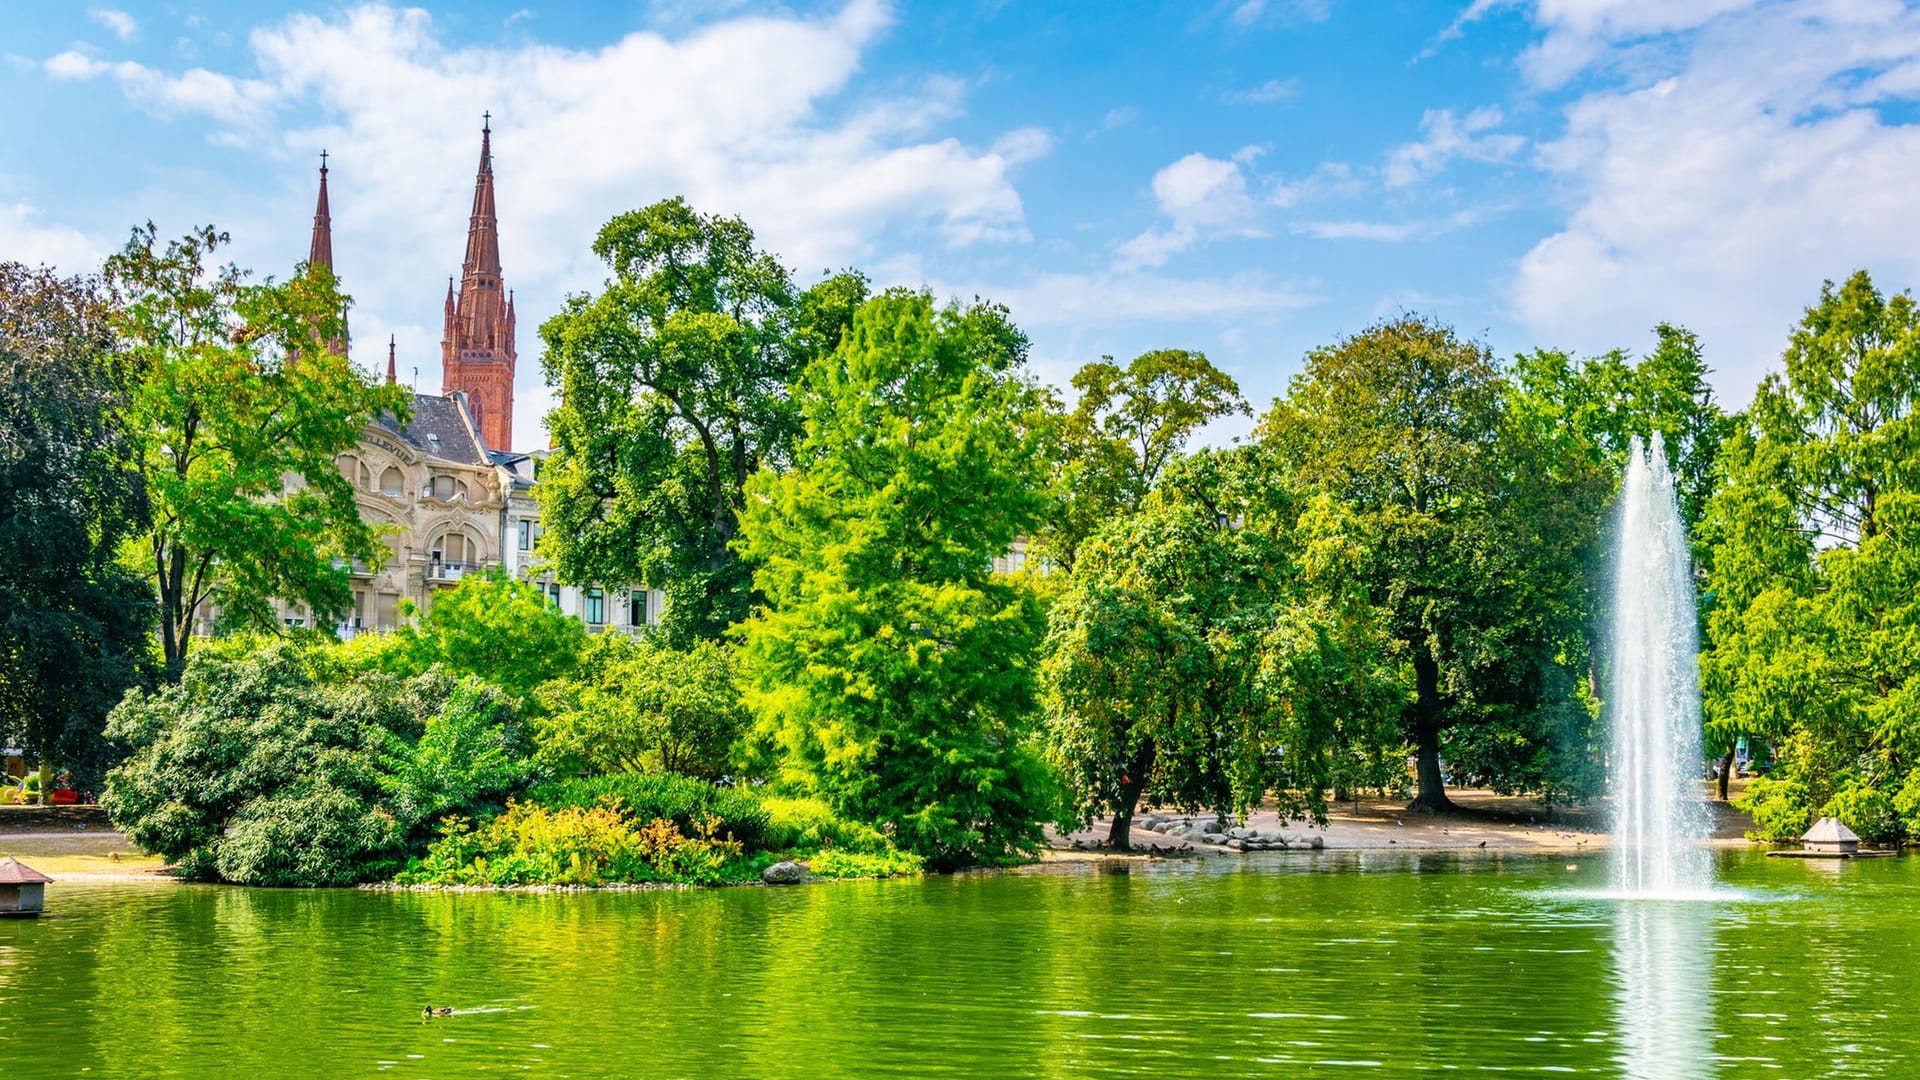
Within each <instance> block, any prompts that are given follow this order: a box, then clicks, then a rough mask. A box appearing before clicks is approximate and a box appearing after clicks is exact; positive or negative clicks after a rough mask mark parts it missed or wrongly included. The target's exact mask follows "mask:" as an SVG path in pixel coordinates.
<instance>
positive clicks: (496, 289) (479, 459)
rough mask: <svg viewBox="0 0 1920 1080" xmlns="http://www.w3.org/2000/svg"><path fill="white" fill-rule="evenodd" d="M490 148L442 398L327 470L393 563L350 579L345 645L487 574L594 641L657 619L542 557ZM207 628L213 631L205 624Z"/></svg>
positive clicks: (370, 433)
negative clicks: (381, 538) (576, 622)
mask: <svg viewBox="0 0 1920 1080" xmlns="http://www.w3.org/2000/svg"><path fill="white" fill-rule="evenodd" d="M492 142H493V133H492V131H491V130H490V125H489V126H487V127H483V128H482V130H481V134H480V172H479V176H478V177H477V178H476V180H475V184H474V195H473V214H472V218H471V221H470V223H469V225H468V230H467V253H466V261H465V264H464V265H463V267H462V273H461V281H460V287H459V291H458V292H457V293H456V292H455V291H454V288H453V285H452V283H451V282H449V284H448V290H447V300H446V323H445V325H446V330H445V335H444V337H443V338H442V340H441V346H440V348H441V364H442V366H443V369H444V374H443V379H442V392H441V393H440V394H437V395H435V394H415V395H414V396H413V408H412V415H411V416H410V417H409V418H408V420H407V422H406V423H405V424H401V423H399V422H398V421H397V420H396V419H395V418H394V417H392V416H384V417H381V418H380V420H379V421H378V422H376V423H373V424H369V425H368V426H367V428H366V430H365V432H364V433H363V434H362V435H361V437H360V441H359V445H358V446H357V447H356V448H355V449H354V450H353V452H351V453H346V454H341V455H340V456H339V457H338V458H337V459H336V460H335V464H336V465H337V466H338V467H339V469H340V472H341V474H342V475H343V476H345V477H346V478H347V479H348V480H349V481H350V482H351V483H352V484H353V485H354V488H355V492H356V496H355V497H356V501H357V502H358V504H359V507H360V514H361V517H362V518H364V519H365V520H366V521H368V522H371V523H374V524H377V525H381V526H385V527H386V530H387V531H386V537H385V541H386V544H387V546H388V549H389V551H390V554H389V555H388V556H387V558H386V560H385V562H384V563H383V564H382V565H381V566H380V568H379V569H377V570H375V569H373V568H371V567H368V566H364V565H359V564H356V565H355V566H354V567H353V568H352V579H353V610H352V612H351V613H350V614H348V615H347V616H346V617H345V618H344V619H343V620H342V621H341V622H340V624H339V625H338V627H337V629H338V630H339V632H340V633H341V635H342V636H351V635H353V634H356V633H361V632H366V631H380V630H391V629H394V628H396V627H398V626H399V625H400V624H401V622H402V621H403V619H404V616H403V614H402V608H401V604H402V602H403V601H411V602H412V603H413V604H414V605H415V606H416V607H418V608H420V609H421V610H423V611H424V610H426V609H428V608H430V607H432V605H433V599H434V596H435V595H436V594H437V593H438V592H439V591H441V590H443V589H446V588H451V587H452V586H454V585H456V584H458V583H459V581H460V580H461V579H462V578H464V577H465V576H466V575H468V574H471V573H477V572H485V571H488V570H495V569H498V570H501V571H504V572H505V573H507V574H508V575H510V576H512V577H515V578H519V579H522V580H526V581H530V582H533V583H534V584H535V585H536V586H537V587H538V588H539V589H540V591H541V592H542V593H543V594H544V595H546V596H547V597H548V598H549V600H550V601H551V602H552V603H553V604H554V605H555V606H557V607H559V608H560V609H561V610H562V611H565V612H567V613H569V614H572V615H574V616H576V617H578V618H580V619H581V620H582V621H583V622H585V623H586V624H587V626H588V629H590V630H593V631H596V632H598V631H601V630H605V629H614V630H622V631H633V630H637V629H639V628H641V627H644V626H647V625H650V624H655V623H658V622H659V621H660V614H661V607H662V604H663V602H664V597H663V596H662V594H661V593H660V592H659V591H657V590H656V591H652V592H649V591H647V590H645V589H641V588H625V589H602V588H595V587H575V586H572V585H565V584H562V583H561V582H559V581H558V580H557V579H555V577H554V575H553V574H552V572H551V569H550V568H549V567H547V566H546V565H545V564H544V562H543V561H542V560H541V559H540V558H539V556H538V553H537V542H538V540H539V536H540V508H539V504H538V502H536V501H535V499H534V495H533V489H534V484H535V481H536V474H537V470H538V468H539V463H540V459H541V458H543V457H545V452H544V451H536V452H534V453H525V454H521V453H513V452H512V451H510V450H508V449H507V447H508V446H509V444H510V442H511V439H512V435H513V374H514V361H515V351H514V311H513V296H512V294H511V293H505V294H504V295H503V293H502V283H503V277H502V274H501V267H500V235H499V223H498V220H497V218H496V216H495V213H494V181H493V157H492ZM325 161H326V159H325V157H324V156H323V157H322V159H321V167H320V195H319V200H318V202H317V204H316V208H315V212H314V219H313V240H312V243H311V245H310V246H309V255H308V262H309V264H310V265H312V266H324V267H326V268H327V269H328V270H330V271H331V270H333V268H334V267H333V234H332V222H333V218H332V213H331V209H330V207H329V206H328V197H327V167H326V163H325ZM338 347H339V348H341V349H344V348H345V347H346V343H345V342H344V341H342V342H340V343H339V344H338ZM396 368H397V356H396V346H395V343H394V342H393V341H391V340H389V342H388V345H387V382H388V383H389V384H391V383H393V382H394V381H395V376H396V373H397V372H396ZM280 615H281V619H282V621H283V622H284V623H286V624H287V625H288V626H306V625H311V624H312V622H313V619H312V616H311V613H309V612H306V611H303V610H302V609H301V608H300V607H299V606H298V605H293V604H282V605H281V608H280ZM205 629H206V630H207V631H208V632H211V631H212V629H213V628H212V626H211V624H210V623H209V625H207V626H206V627H205Z"/></svg>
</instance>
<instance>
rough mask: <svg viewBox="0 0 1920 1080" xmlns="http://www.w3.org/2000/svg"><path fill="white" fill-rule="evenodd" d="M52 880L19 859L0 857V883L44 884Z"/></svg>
mask: <svg viewBox="0 0 1920 1080" xmlns="http://www.w3.org/2000/svg"><path fill="white" fill-rule="evenodd" d="M52 880H53V879H52V878H50V877H48V876H47V875H45V874H43V873H41V872H40V871H38V870H35V869H34V868H33V867H31V866H28V865H27V864H26V863H23V862H21V861H20V860H19V859H15V858H5V859H0V885H44V884H46V883H48V882H50V881H52Z"/></svg>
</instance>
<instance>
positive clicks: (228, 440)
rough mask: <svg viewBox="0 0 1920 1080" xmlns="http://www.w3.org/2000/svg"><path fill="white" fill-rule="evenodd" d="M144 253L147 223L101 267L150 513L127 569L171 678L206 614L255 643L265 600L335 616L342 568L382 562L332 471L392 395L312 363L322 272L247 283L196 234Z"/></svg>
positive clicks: (333, 296) (329, 284) (338, 363)
mask: <svg viewBox="0 0 1920 1080" xmlns="http://www.w3.org/2000/svg"><path fill="white" fill-rule="evenodd" d="M158 243H159V241H158V238H157V236H156V233H155V231H154V228H153V226H152V225H151V224H148V225H146V226H144V227H141V228H136V229H135V230H134V231H133V237H132V239H130V240H129V241H128V242H127V246H126V248H125V249H124V250H122V251H121V252H120V253H119V254H117V255H114V256H112V257H111V258H109V259H108V260H107V267H106V270H107V280H108V282H109V284H110V285H111V287H112V288H113V290H114V292H115V294H116V297H117V299H118V302H119V304H118V308H117V321H116V329H117V331H118V333H119V336H120V338H121V340H122V342H123V343H124V346H125V349H126V353H127V359H128V362H129V366H130V369H131V370H132V371H133V372H134V373H135V381H134V385H133V387H132V392H131V396H130V400H129V403H128V406H127V414H126V415H127V423H128V427H129V429H130V431H131V432H132V435H133V438H134V441H135V443H134V444H135V458H134V460H135V462H136V465H137V468H138V470H139V473H140V475H141V477H142V479H143V481H144V484H145V490H146V494H147V498H148V501H149V505H150V507H151V514H150V523H149V527H148V529H147V530H146V532H145V534H144V536H143V537H142V538H141V540H140V541H139V543H138V545H137V546H138V548H139V551H140V554H139V555H138V556H137V559H136V561H137V562H139V563H143V564H144V569H145V570H146V572H147V573H149V574H151V575H152V578H153V582H154V587H155V591H156V592H157V594H158V597H159V605H160V620H159V636H160V646H161V653H162V656H163V657H164V659H165V662H166V665H167V671H168V674H169V676H170V677H177V676H178V674H179V672H180V670H181V668H182V666H183V665H184V664H185V661H186V656H187V648H188V643H189V641H190V640H191V634H192V632H193V627H194V621H195V619H196V617H198V616H199V615H200V613H201V612H202V610H203V608H204V607H205V606H207V605H209V604H211V605H212V607H213V608H214V609H215V610H216V611H217V612H218V614H219V617H220V618H221V620H223V621H224V622H226V623H228V624H230V625H254V626H260V627H263V628H264V627H271V626H273V625H274V622H273V618H272V615H273V608H272V601H273V600H274V599H276V598H278V599H282V600H289V601H296V602H298V603H301V604H303V605H305V606H306V607H308V608H309V609H311V610H312V611H314V612H315V613H316V615H321V616H326V617H331V616H333V615H337V614H339V613H341V612H344V611H345V610H347V609H348V607H350V606H351V603H352V595H351V589H350V588H349V572H350V569H351V564H352V561H353V560H355V559H358V560H360V561H362V562H363V563H366V564H369V565H374V566H378V565H379V563H380V560H381V559H382V558H383V557H384V556H385V555H386V553H387V548H386V546H385V545H383V544H381V543H380V540H379V535H378V533H377V531H376V530H375V529H374V528H373V527H372V526H370V525H368V524H367V523H366V522H364V521H362V520H361V517H360V511H359V508H358V507H357V506H356V505H355V503H354V496H353V487H352V485H351V484H350V483H348V482H347V480H346V478H345V477H343V476H341V475H340V472H339V470H338V469H337V468H336V467H335V465H334V458H335V457H336V456H338V455H339V454H340V453H342V452H343V451H346V450H348V449H351V448H352V447H353V445H354V444H355V442H356V441H357V440H358V438H359V436H360V433H361V430H362V429H363V428H364V427H365V426H366V425H367V423H369V422H370V421H371V420H373V419H374V417H376V416H377V415H379V413H380V412H381V411H382V410H399V409H402V408H404V406H405V402H406V395H405V393H404V391H403V390H402V389H401V388H400V387H389V386H384V385H381V384H380V383H378V382H376V381H375V380H373V379H370V378H369V377H367V376H366V375H365V374H363V373H362V372H360V371H358V370H356V369H355V368H354V367H353V366H352V365H351V364H350V363H349V362H348V361H347V358H346V356H345V355H344V354H343V353H341V352H336V351H334V350H331V349H329V348H328V343H329V342H332V341H336V340H339V339H340V338H341V337H343V333H342V321H341V320H342V317H343V314H342V313H343V312H344V310H345V307H346V303H347V301H346V298H345V297H343V296H341V295H340V293H339V292H338V291H337V290H336V288H335V285H334V280H333V275H332V274H331V273H330V272H328V271H327V270H326V269H325V268H324V267H312V268H307V269H305V270H303V272H301V273H297V274H295V275H294V276H293V277H291V278H289V279H288V280H287V281H285V282H282V283H277V282H274V281H272V280H271V279H269V280H267V281H265V282H262V283H257V284H256V283H251V282H249V281H248V279H247V275H246V274H245V273H243V272H242V271H240V270H239V269H238V268H236V267H234V266H232V265H231V264H229V265H226V266H220V267H214V266H211V265H210V264H209V260H210V259H211V258H212V257H213V255H214V254H215V252H217V251H218V250H219V249H220V248H222V247H223V246H225V245H226V243H227V235H226V234H225V233H221V232H216V231H214V229H213V228H212V227H211V226H207V227H204V228H200V229H196V230H194V231H193V232H190V233H188V234H187V235H186V236H185V237H183V238H181V239H179V240H175V241H172V242H169V243H168V244H167V245H166V246H165V247H164V249H162V248H159V247H158V246H157V245H158Z"/></svg>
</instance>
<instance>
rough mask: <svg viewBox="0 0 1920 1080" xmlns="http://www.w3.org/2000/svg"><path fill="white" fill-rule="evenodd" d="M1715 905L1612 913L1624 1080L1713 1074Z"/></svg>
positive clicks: (1653, 904) (1637, 905)
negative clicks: (1710, 998) (1710, 999)
mask: <svg viewBox="0 0 1920 1080" xmlns="http://www.w3.org/2000/svg"><path fill="white" fill-rule="evenodd" d="M1715 932H1716V928H1715V915H1714V905H1712V904H1700V903H1673V902H1665V901H1652V900H1627V901H1623V902H1621V903H1620V905H1619V907H1618V908H1617V909H1616V910H1615V913H1614V935H1613V939H1614V945H1613V969H1614V970H1613V984H1614V1022H1615V1027H1616V1030H1617V1031H1618V1032H1619V1033H1620V1053H1619V1056H1618V1060H1619V1062H1620V1066H1621V1075H1623V1076H1626V1077H1629V1078H1632V1080H1702V1078H1705V1077H1711V1076H1713V1075H1715V1073H1716V1072H1717V1071H1718V1070H1717V1069H1716V1068H1715V1067H1714V1057H1713V1054H1714V1051H1713V1010H1712V1006H1711V1003H1710V1001H1709V997H1710V995H1711V994H1712V990H1713V986H1712V983H1713V945H1714V934H1715Z"/></svg>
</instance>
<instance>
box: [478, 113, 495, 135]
mask: <svg viewBox="0 0 1920 1080" xmlns="http://www.w3.org/2000/svg"><path fill="white" fill-rule="evenodd" d="M480 130H481V131H492V130H493V113H491V112H483V113H481V114H480Z"/></svg>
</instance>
